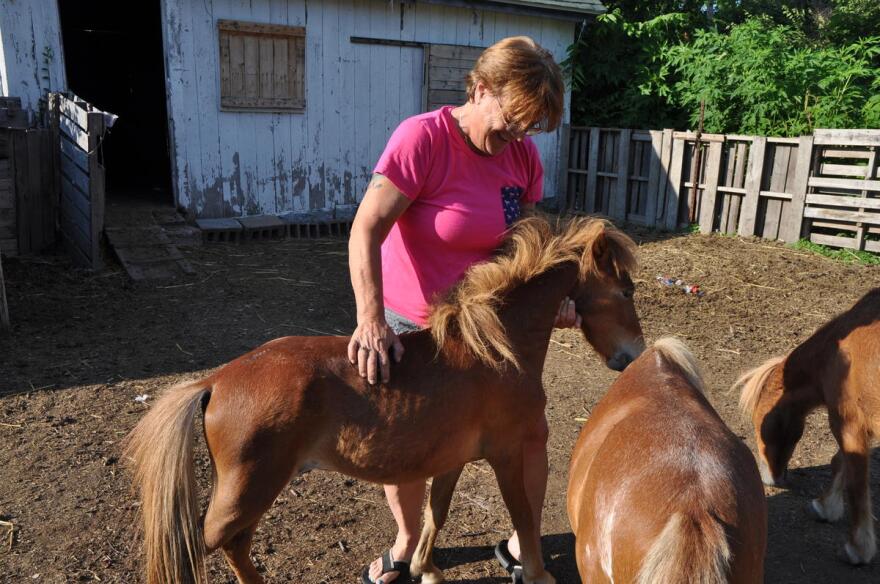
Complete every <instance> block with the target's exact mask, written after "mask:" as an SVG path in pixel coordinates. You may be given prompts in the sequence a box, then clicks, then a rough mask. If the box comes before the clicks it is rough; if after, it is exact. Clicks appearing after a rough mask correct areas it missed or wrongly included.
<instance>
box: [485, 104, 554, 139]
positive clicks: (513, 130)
mask: <svg viewBox="0 0 880 584" xmlns="http://www.w3.org/2000/svg"><path fill="white" fill-rule="evenodd" d="M492 97H494V98H495V103H496V104H498V111H499V112H500V113H501V121H502V122H504V131H505V132H507V133H508V134H509V135H510V136H511V137H513V138H514V139H518V138H522V137H523V136H534V135H535V134H540V133H541V132H542V131H543V130H542V128H541V124H538V123H536V124H532V125H531V126H529V127H528V128H526V129H525V130H523V129H522V127H521V126H518V125H516V124H514V123H512V122H511V121H510V120H509V119H508V118H507V114H505V113H504V107H503V106H502V105H501V100H500V99H498V96H497V95H494V94H493V95H492Z"/></svg>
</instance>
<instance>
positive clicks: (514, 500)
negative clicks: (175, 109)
mask: <svg viewBox="0 0 880 584" xmlns="http://www.w3.org/2000/svg"><path fill="white" fill-rule="evenodd" d="M489 464H490V465H492V469H493V470H494V471H495V477H496V478H497V479H498V487H499V489H500V490H501V496H502V497H503V498H504V504H505V505H507V510H508V511H509V512H510V519H511V521H513V528H514V529H515V530H516V533H517V534H518V536H519V544H520V560H521V562H522V567H523V583H524V584H553V583H555V582H556V580H555V579H554V578H553V576H551V575H550V573H549V572H547V571H546V570H545V569H544V560H543V557H542V556H541V541H540V538H539V534H538V526H536V525H535V516H534V514H533V513H532V508H531V505H530V504H529V498H528V496H527V494H526V488H525V481H524V477H523V470H524V469H523V456H522V448H521V447H520V448H516V449H515V450H514V451H513V452H510V453H505V455H503V456H500V457H492V458H490V459H489Z"/></svg>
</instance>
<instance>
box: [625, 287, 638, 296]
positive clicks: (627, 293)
mask: <svg viewBox="0 0 880 584" xmlns="http://www.w3.org/2000/svg"><path fill="white" fill-rule="evenodd" d="M635 293H636V290H635V288H627V289H626V290H624V291H623V297H624V298H632V297H633V294H635Z"/></svg>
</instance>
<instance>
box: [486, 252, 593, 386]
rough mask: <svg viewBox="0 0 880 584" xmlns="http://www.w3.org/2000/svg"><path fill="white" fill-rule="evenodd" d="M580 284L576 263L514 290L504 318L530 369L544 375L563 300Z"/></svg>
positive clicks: (507, 329) (512, 342)
mask: <svg viewBox="0 0 880 584" xmlns="http://www.w3.org/2000/svg"><path fill="white" fill-rule="evenodd" d="M576 282H577V266H576V265H574V264H573V263H571V264H564V265H562V266H558V267H556V268H553V269H551V270H549V271H547V272H545V273H544V274H541V275H540V276H538V277H536V278H533V279H532V280H530V281H529V282H526V283H525V284H522V285H520V286H518V287H517V288H516V289H514V290H512V291H511V292H510V294H509V295H508V296H507V298H506V299H505V302H504V308H503V309H502V310H501V313H500V315H499V316H500V318H501V322H502V323H503V324H504V328H505V330H506V331H507V336H508V338H509V339H510V344H511V346H512V347H513V349H514V351H515V352H516V355H517V357H518V358H519V360H520V364H521V365H522V366H523V367H524V368H525V369H526V370H531V371H533V372H536V373H540V372H541V370H542V369H543V368H544V357H545V356H546V355H547V346H548V345H549V344H550V334H551V333H552V332H553V324H554V323H555V322H556V315H557V314H558V313H559V305H560V303H561V302H562V299H563V298H565V296H566V295H567V294H569V293H570V292H571V291H572V289H573V288H574V286H575V283H576Z"/></svg>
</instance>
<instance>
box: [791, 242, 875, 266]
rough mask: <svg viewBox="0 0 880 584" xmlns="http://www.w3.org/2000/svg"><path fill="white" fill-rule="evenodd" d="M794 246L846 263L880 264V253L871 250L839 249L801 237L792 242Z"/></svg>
mask: <svg viewBox="0 0 880 584" xmlns="http://www.w3.org/2000/svg"><path fill="white" fill-rule="evenodd" d="M790 247H792V248H794V249H799V250H802V251H809V252H812V253H817V254H819V255H823V256H825V257H826V258H831V259H833V260H837V261H839V262H843V263H845V264H862V265H864V266H880V255H877V254H874V253H871V252H869V251H855V250H852V249H838V248H836V247H828V246H826V245H819V244H818V243H813V242H812V241H810V240H808V239H801V240H800V241H798V242H797V243H793V244H791V246H790Z"/></svg>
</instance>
